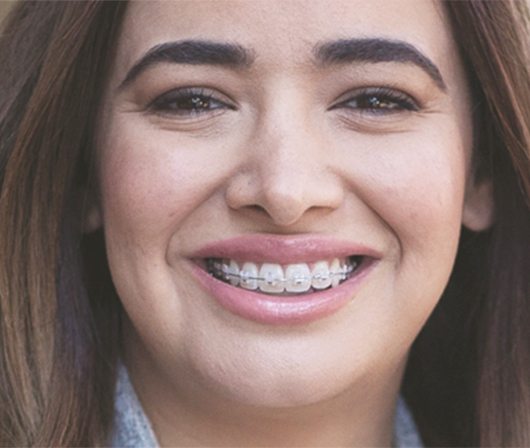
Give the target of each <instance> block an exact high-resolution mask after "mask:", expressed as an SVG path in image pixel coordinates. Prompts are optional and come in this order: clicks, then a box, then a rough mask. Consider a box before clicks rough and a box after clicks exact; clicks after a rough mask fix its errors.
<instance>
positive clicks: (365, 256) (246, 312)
mask: <svg viewBox="0 0 530 448" xmlns="http://www.w3.org/2000/svg"><path fill="white" fill-rule="evenodd" d="M380 258H381V254H380V253H379V252H378V251H377V250H375V249H373V248H371V247H368V246H366V245H363V244H358V243H352V242H350V241H341V240H337V239H332V238H325V237H314V236H292V235H289V236H284V235H281V236H280V235H278V236H277V235H246V236H241V237H237V238H231V239H227V240H222V241H217V242H213V243H209V244H207V245H205V246H204V247H202V248H201V249H200V250H198V251H197V252H195V253H194V254H193V255H192V259H193V261H194V263H192V265H191V268H192V273H193V275H194V276H195V277H196V279H197V280H198V281H199V284H200V285H201V286H202V288H203V289H204V290H205V291H206V292H207V293H208V294H209V295H211V296H212V297H213V298H214V300H216V302H217V303H218V304H219V305H221V306H222V307H223V308H224V309H226V310H227V311H229V312H231V313H232V314H235V315H238V316H240V317H243V318H245V319H248V320H252V321H255V322H259V323H263V324H272V325H290V324H300V323H309V322H311V321H314V320H317V319H320V318H323V317H325V316H328V315H330V314H332V313H334V312H335V311H337V310H339V309H340V308H341V307H342V306H344V305H346V304H347V303H348V302H350V301H351V300H352V299H353V298H354V296H355V294H356V291H357V290H358V289H359V288H360V287H361V284H362V283H363V280H364V279H365V278H366V277H367V276H368V274H369V273H370V272H371V270H372V269H373V268H374V267H375V265H376V264H377V261H378V260H379V259H380ZM326 259H342V260H353V259H355V260H356V264H355V266H354V268H353V269H350V270H349V272H348V273H347V275H344V276H343V277H341V281H340V282H338V281H334V282H333V286H331V285H330V286H329V287H328V289H323V290H320V289H316V288H307V287H306V288H305V291H304V290H303V289H302V290H300V292H295V293H289V292H283V293H282V294H278V293H276V294H274V293H271V292H264V291H261V290H260V288H246V287H245V284H244V283H243V284H242V285H241V284H240V283H239V282H237V281H234V278H233V277H232V278H230V277H228V276H226V277H224V278H223V275H221V274H222V271H218V272H217V271H212V270H211V266H212V260H224V261H225V262H226V263H228V262H229V260H242V261H244V262H245V263H247V264H248V265H252V264H257V265H259V264H261V265H270V264H272V263H274V264H276V265H277V266H280V265H283V266H287V265H298V266H303V265H311V266H313V265H315V264H316V265H318V264H319V263H321V261H320V260H326ZM344 268H346V266H344ZM230 280H232V281H230ZM283 281H284V282H287V284H289V281H290V279H284V280H283ZM301 281H304V279H302V280H301ZM309 281H310V282H311V280H309ZM259 282H260V284H261V283H263V281H261V280H259ZM247 283H248V282H247ZM241 286H243V287H241ZM252 289H255V290H252ZM263 289H264V290H265V291H267V289H266V288H263ZM287 289H289V288H287ZM292 291H296V289H292Z"/></svg>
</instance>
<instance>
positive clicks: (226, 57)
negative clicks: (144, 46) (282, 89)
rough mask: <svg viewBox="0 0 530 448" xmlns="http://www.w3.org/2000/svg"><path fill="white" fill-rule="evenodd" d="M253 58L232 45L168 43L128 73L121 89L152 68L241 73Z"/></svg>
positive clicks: (153, 51) (160, 46) (143, 58)
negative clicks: (214, 67)
mask: <svg viewBox="0 0 530 448" xmlns="http://www.w3.org/2000/svg"><path fill="white" fill-rule="evenodd" d="M253 60H254V58H253V56H252V54H251V52H250V51H248V50H246V49H245V48H243V47H242V46H241V45H237V44H233V43H224V42H223V43H221V42H211V41H206V40H182V41H176V42H165V43H163V44H160V45H156V46H154V47H153V48H151V49H150V50H148V51H147V52H146V53H145V54H144V56H142V57H141V58H140V59H139V60H138V61H137V62H136V63H135V64H134V65H133V66H132V68H131V69H130V70H129V71H128V72H127V75H126V76H125V78H124V79H123V81H122V82H121V84H120V86H119V89H122V88H123V87H125V86H126V85H127V84H130V83H131V82H132V81H133V80H134V79H136V78H137V77H138V76H139V75H140V74H141V73H142V72H144V71H145V70H146V69H147V68H149V67H152V66H153V65H156V64H159V63H162V62H169V63H173V64H193V65H197V64H207V65H219V66H225V67H230V68H234V69H241V68H247V67H249V66H250V65H251V64H252V62H253Z"/></svg>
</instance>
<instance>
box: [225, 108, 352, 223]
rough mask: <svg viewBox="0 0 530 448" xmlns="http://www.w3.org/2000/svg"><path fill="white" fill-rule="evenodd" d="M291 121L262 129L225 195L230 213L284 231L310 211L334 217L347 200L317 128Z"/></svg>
mask: <svg viewBox="0 0 530 448" xmlns="http://www.w3.org/2000/svg"><path fill="white" fill-rule="evenodd" d="M293 115H295V114H293V113H292V112H291V114H290V116H285V115H284V116H283V117H282V116H279V117H278V119H277V120H270V121H269V122H268V123H267V122H265V123H263V124H262V125H261V127H260V129H258V130H257V131H256V132H255V133H254V135H253V136H252V138H251V139H250V141H249V142H248V143H247V145H248V148H245V151H246V153H247V154H248V156H246V157H245V163H243V164H242V166H241V167H240V171H239V172H238V173H237V174H236V175H235V176H233V177H232V179H231V181H230V183H229V185H228V188H227V190H226V201H227V204H228V206H229V207H230V208H231V209H233V210H237V211H239V212H245V211H248V210H254V211H255V210H259V211H260V212H262V214H265V215H266V216H267V218H268V219H269V220H270V221H272V222H273V223H274V224H275V225H277V226H281V227H288V226H292V225H295V224H297V223H299V222H300V221H301V220H302V219H303V217H304V216H306V215H307V214H308V212H309V211H313V212H316V211H320V212H321V213H326V212H330V211H333V210H334V209H336V208H338V207H339V206H340V204H341V203H342V201H343V197H344V191H343V186H342V183H341V180H340V176H338V175H337V174H336V173H335V171H334V170H333V150H332V148H331V147H330V146H329V145H326V144H325V143H324V139H323V137H322V136H321V134H320V131H319V130H318V127H317V126H315V127H312V126H310V125H309V122H308V120H294V119H293V118H292V117H293Z"/></svg>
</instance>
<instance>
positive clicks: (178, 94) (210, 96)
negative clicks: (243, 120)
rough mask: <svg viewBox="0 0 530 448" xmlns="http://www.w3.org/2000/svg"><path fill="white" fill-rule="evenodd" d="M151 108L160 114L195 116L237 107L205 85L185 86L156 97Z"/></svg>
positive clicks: (150, 105)
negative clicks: (223, 99) (221, 98)
mask: <svg viewBox="0 0 530 448" xmlns="http://www.w3.org/2000/svg"><path fill="white" fill-rule="evenodd" d="M148 109H149V110H152V111H154V112H155V113H159V114H169V115H176V116H182V117H186V116H189V117H191V118H193V117H194V116H199V115H203V114H206V113H211V112H214V111H216V110H218V109H230V110H235V107H234V106H232V105H230V104H228V103H227V102H226V101H222V100H219V99H216V98H215V94H214V92H212V91H210V90H209V89H205V88H203V87H184V88H181V89H176V90H172V91H170V92H166V93H164V94H162V95H160V96H159V97H157V98H155V100H153V101H152V102H151V103H150V104H149V106H148Z"/></svg>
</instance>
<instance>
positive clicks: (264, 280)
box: [258, 263, 284, 293]
mask: <svg viewBox="0 0 530 448" xmlns="http://www.w3.org/2000/svg"><path fill="white" fill-rule="evenodd" d="M259 276H260V280H259V281H258V286H259V289H260V290H261V291H263V292H272V293H280V292H283V290H284V288H283V282H284V281H283V269H282V267H281V266H280V265H279V264H273V263H265V264H263V266H261V269H260V270H259Z"/></svg>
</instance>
